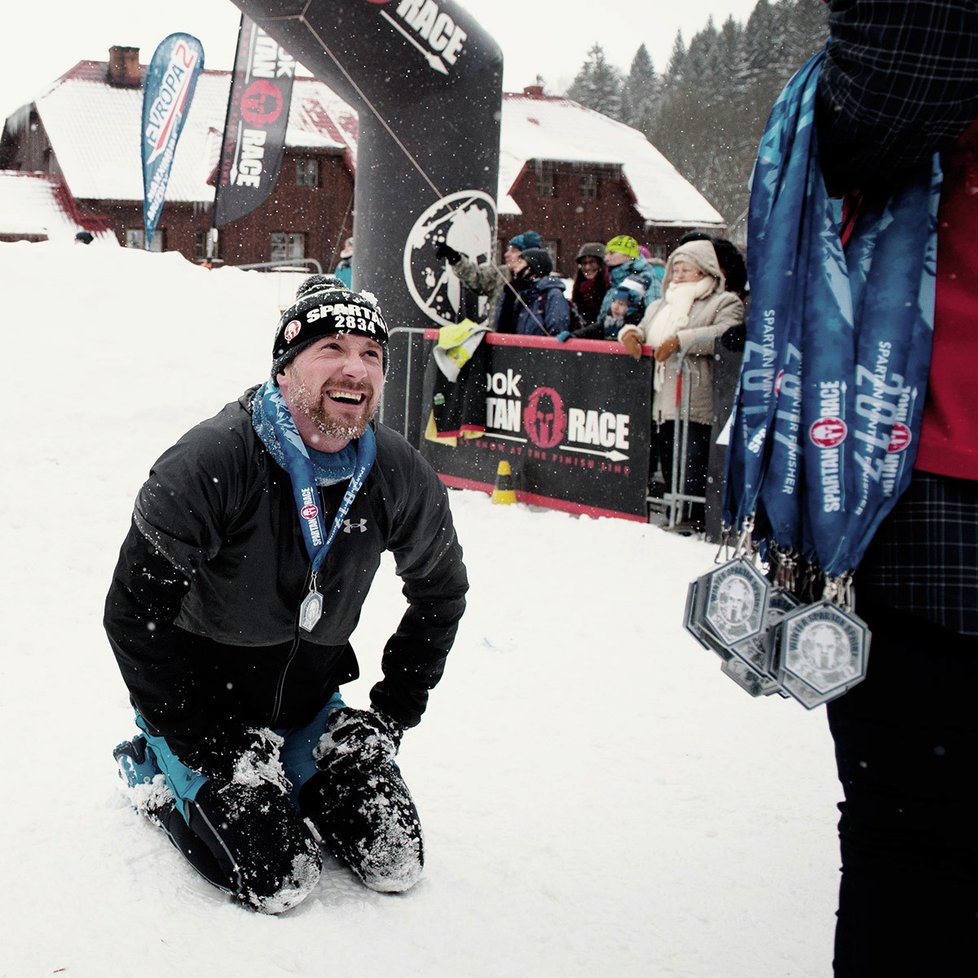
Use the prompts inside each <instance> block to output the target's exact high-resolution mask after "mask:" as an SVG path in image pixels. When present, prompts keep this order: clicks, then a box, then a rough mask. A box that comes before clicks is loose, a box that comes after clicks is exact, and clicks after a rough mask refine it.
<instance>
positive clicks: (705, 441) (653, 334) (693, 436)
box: [618, 241, 744, 529]
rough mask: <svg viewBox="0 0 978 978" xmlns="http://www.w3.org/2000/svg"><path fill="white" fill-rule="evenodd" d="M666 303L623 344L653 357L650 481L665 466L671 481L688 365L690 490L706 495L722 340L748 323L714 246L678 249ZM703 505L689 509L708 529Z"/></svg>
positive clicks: (631, 329) (624, 333) (656, 305)
mask: <svg viewBox="0 0 978 978" xmlns="http://www.w3.org/2000/svg"><path fill="white" fill-rule="evenodd" d="M663 284H664V286H665V291H664V293H663V296H662V298H661V299H657V300H656V301H655V302H653V303H652V304H651V305H650V306H649V307H648V309H647V310H646V311H645V315H644V316H643V317H642V321H641V322H640V323H638V325H635V326H632V325H626V326H624V327H622V330H621V332H620V333H619V334H618V341H619V343H621V344H622V346H624V347H625V348H626V349H627V350H628V352H629V353H630V354H631V355H632V356H633V357H635V358H636V359H638V358H639V357H641V355H642V344H647V345H648V346H650V347H652V353H653V356H654V357H655V370H654V373H653V394H652V432H651V455H650V458H649V476H650V481H651V476H652V475H653V474H654V473H655V471H656V469H657V468H658V467H659V466H660V465H661V466H662V474H663V478H664V480H665V483H666V485H669V484H670V482H671V479H672V451H673V442H674V440H675V422H676V411H677V402H678V396H677V395H678V393H679V377H680V370H681V366H682V361H683V359H684V358H685V359H686V360H687V361H688V363H689V368H690V370H689V382H690V390H689V441H688V450H687V459H686V482H685V492H686V493H687V494H688V495H693V496H702V495H704V494H705V491H706V472H707V463H708V460H709V453H710V427H711V425H712V423H713V351H714V345H715V342H716V339H717V337H718V336H720V335H722V334H723V333H725V332H726V331H727V330H728V329H729V328H730V327H731V326H736V325H737V324H738V323H741V322H743V319H744V304H743V302H742V301H741V300H740V299H739V298H738V297H737V296H736V295H734V294H733V293H732V292H726V291H724V289H725V282H724V277H723V272H722V271H721V270H720V264H719V262H718V261H717V256H716V251H715V250H714V248H713V244H712V243H711V242H710V241H688V242H686V243H685V244H682V245H680V246H679V247H678V248H677V249H676V250H675V251H674V252H673V253H672V254H671V255H670V256H669V260H668V262H667V263H666V274H665V279H664V282H663ZM703 511H704V507H703V506H702V504H696V505H695V506H692V507H691V509H690V516H691V521H692V522H693V524H694V526H695V527H696V528H697V529H699V528H701V527H702V522H703Z"/></svg>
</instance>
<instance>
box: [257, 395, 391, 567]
mask: <svg viewBox="0 0 978 978" xmlns="http://www.w3.org/2000/svg"><path fill="white" fill-rule="evenodd" d="M255 402H256V403H255V408H257V409H258V410H254V409H253V418H254V419H255V420H254V422H253V423H254V424H255V427H256V429H257V426H258V424H259V423H260V421H264V423H265V424H267V425H268V426H270V427H271V430H272V432H273V433H274V435H275V438H276V440H277V443H278V446H279V448H280V449H281V451H282V453H283V455H284V467H285V470H286V471H287V472H288V473H289V479H290V480H291V482H292V494H293V496H294V498H295V506H296V511H297V512H298V514H299V524H300V526H301V527H302V539H303V541H304V542H305V545H306V551H307V553H308V554H309V559H310V561H311V562H312V573H313V580H315V575H316V574H317V573H318V572H319V569H320V568H321V567H322V565H323V561H325V559H326V555H327V554H328V553H329V548H330V547H331V546H332V544H333V541H334V540H335V539H336V534H337V533H338V532H339V531H340V527H341V526H342V525H343V520H344V519H345V518H346V514H347V513H348V512H349V511H350V506H351V505H352V504H353V500H354V499H355V498H356V495H357V493H358V492H359V491H360V489H361V487H362V486H363V484H364V482H365V481H366V479H367V476H368V475H369V474H370V470H371V469H372V468H373V464H374V461H375V459H376V458H377V439H376V436H375V435H374V432H373V429H372V428H367V429H366V430H365V431H364V433H363V434H362V435H361V436H360V438H359V439H358V441H357V454H356V461H355V463H354V465H353V472H352V475H351V476H350V484H349V485H348V486H347V489H346V492H344V493H343V498H342V499H341V500H340V505H339V507H338V508H337V510H336V515H335V516H334V517H333V524H332V526H331V527H330V530H329V533H328V534H327V533H326V527H325V524H324V522H323V518H322V513H321V510H320V506H319V493H318V491H317V487H316V470H315V466H314V465H313V462H312V460H311V459H310V457H309V451H308V449H307V448H306V443H305V442H304V441H303V440H302V436H301V435H300V434H299V430H298V428H296V425H295V419H294V418H293V417H292V412H291V411H289V408H288V405H287V404H286V403H285V399H284V398H283V397H282V392H281V391H280V390H279V388H278V387H277V386H276V385H275V384H273V383H272V382H271V381H266V382H265V383H264V385H262V387H261V388H259V390H258V391H257V392H256V394H255ZM259 433H260V434H261V432H259Z"/></svg>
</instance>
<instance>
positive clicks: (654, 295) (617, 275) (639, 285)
mask: <svg viewBox="0 0 978 978" xmlns="http://www.w3.org/2000/svg"><path fill="white" fill-rule="evenodd" d="M604 263H605V264H606V265H607V266H608V272H609V274H610V275H611V288H610V289H608V291H607V292H606V293H605V295H604V301H603V302H602V303H601V311H600V312H599V313H598V318H597V322H603V321H604V317H605V316H607V315H608V313H609V312H610V311H611V293H612V292H613V291H614V290H615V289H617V288H625V289H628V290H629V293H630V297H629V302H628V318H629V322H630V321H631V320H632V319H633V318H634V317H635V315H636V314H637V315H638V318H639V319H641V318H642V315H643V313H644V312H645V309H646V307H647V306H648V305H649V304H650V303H652V302H654V301H655V300H656V299H661V298H662V289H661V287H660V285H659V280H658V278H657V277H656V275H655V272H654V271H653V269H652V266H651V265H650V264H649V263H648V262H647V261H646V260H645V259H644V258H643V257H642V256H641V254H639V250H638V242H637V241H636V240H635V239H634V238H632V237H630V236H629V235H627V234H618V235H616V236H615V237H613V238H612V239H611V240H610V241H609V242H608V243H607V245H605V254H604Z"/></svg>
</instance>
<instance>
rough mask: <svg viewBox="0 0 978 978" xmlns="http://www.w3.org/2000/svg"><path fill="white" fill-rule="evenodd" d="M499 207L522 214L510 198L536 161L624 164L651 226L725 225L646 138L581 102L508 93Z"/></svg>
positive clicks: (639, 208)
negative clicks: (531, 161)
mask: <svg viewBox="0 0 978 978" xmlns="http://www.w3.org/2000/svg"><path fill="white" fill-rule="evenodd" d="M500 147H501V148H500V154H499V193H498V207H499V212H500V213H501V214H519V213H521V212H520V208H519V206H518V205H517V204H516V201H514V200H513V198H512V197H511V196H510V191H511V190H512V189H513V185H514V184H515V182H516V180H517V179H518V178H519V176H520V174H521V173H522V171H523V168H524V167H525V166H526V164H527V162H529V161H530V160H553V161H555V162H560V161H566V162H582V163H606V164H613V165H619V166H621V168H622V171H623V173H624V175H625V179H626V180H627V181H628V185H629V186H630V187H631V190H632V193H633V195H634V197H635V209H636V210H637V211H638V213H639V214H640V215H641V216H642V218H643V219H644V220H645V221H646V222H647V223H648V224H654V225H689V224H695V225H701V226H703V225H705V226H708V225H711V224H723V223H724V220H723V217H722V216H721V215H720V213H719V212H718V211H717V210H716V209H715V208H714V207H713V206H712V205H711V204H710V203H709V201H707V199H706V198H705V197H704V196H703V195H702V194H701V193H700V192H699V191H698V190H697V189H696V188H695V187H694V186H693V185H692V184H691V183H689V181H688V180H686V179H685V177H683V176H681V175H680V173H679V171H678V170H677V169H676V168H675V167H674V166H673V165H672V164H671V163H670V162H669V161H668V160H667V159H666V158H665V157H664V156H663V155H662V154H661V153H660V152H659V151H658V150H657V149H656V148H655V147H654V146H653V145H652V144H651V143H650V142H649V141H648V140H647V139H646V138H645V136H643V135H642V133H640V132H639V131H638V130H637V129H632V128H631V127H630V126H626V125H625V124H624V123H621V122H616V121H615V120H614V119H611V118H609V117H608V116H606V115H602V114H601V113H600V112H595V111H594V110H593V109H588V108H585V107H584V106H583V105H581V104H579V103H578V102H574V101H572V100H571V99H566V98H554V97H551V96H540V95H528V94H506V95H505V96H504V97H503V119H502V130H501V133H500Z"/></svg>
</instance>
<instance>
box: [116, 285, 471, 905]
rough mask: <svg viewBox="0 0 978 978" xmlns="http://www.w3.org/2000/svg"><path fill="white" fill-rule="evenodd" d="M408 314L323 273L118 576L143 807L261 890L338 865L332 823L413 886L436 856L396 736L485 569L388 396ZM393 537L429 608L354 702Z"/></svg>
mask: <svg viewBox="0 0 978 978" xmlns="http://www.w3.org/2000/svg"><path fill="white" fill-rule="evenodd" d="M387 335H388V334H387V326H386V324H385V323H384V319H383V317H382V315H381V313H380V309H379V308H378V306H377V303H376V301H375V300H374V299H373V297H372V296H369V295H367V294H361V293H357V292H353V291H351V290H349V289H347V288H345V287H344V286H343V284H342V283H341V282H340V281H339V280H338V279H337V278H335V277H334V276H332V275H314V276H312V277H311V278H309V279H307V280H306V281H305V282H304V283H303V285H302V286H300V289H299V293H298V295H297V297H296V301H295V303H294V304H293V305H292V306H291V308H289V309H288V310H287V311H286V312H285V313H284V315H283V316H282V318H281V321H280V323H279V327H278V333H277V335H276V338H275V342H274V345H273V348H272V369H271V376H270V378H269V379H268V380H266V381H265V383H264V384H262V385H260V386H258V387H254V388H251V389H250V390H248V391H246V392H245V394H244V395H243V396H242V397H241V398H240V399H238V400H237V401H235V402H232V403H231V404H228V405H227V406H226V407H225V408H224V409H223V410H222V411H221V412H220V413H219V414H217V415H216V416H215V417H214V418H212V419H210V420H209V421H204V422H203V423H202V424H200V425H198V426H197V427H196V428H194V429H192V430H191V431H190V432H189V433H188V434H186V435H184V436H183V438H181V439H180V440H179V441H178V442H177V443H176V445H174V446H173V447H172V448H171V449H169V450H168V451H167V452H165V453H164V454H163V455H162V456H161V457H160V458H159V459H158V461H157V462H156V464H155V465H154V466H153V469H152V473H151V476H150V478H149V480H148V481H147V482H146V483H145V485H144V486H143V488H142V490H141V491H140V493H139V496H138V497H137V500H136V506H135V510H134V512H133V522H132V525H131V527H130V530H129V534H128V536H127V537H126V540H125V542H124V543H123V546H122V552H121V554H120V557H119V562H118V565H117V566H116V570H115V574H114V577H113V580H112V585H111V588H110V590H109V594H108V597H107V599H106V605H105V628H106V631H107V633H108V636H109V642H110V644H111V646H112V649H113V651H114V653H115V656H116V659H117V661H118V664H119V668H120V670H121V672H122V676H123V679H124V680H125V683H126V685H127V686H128V688H129V694H130V699H131V701H132V704H133V707H134V709H135V711H136V725H137V726H138V727H139V728H140V731H141V732H140V733H139V734H137V735H136V736H135V737H133V739H132V740H131V741H127V742H125V743H123V744H120V745H119V746H118V747H117V748H116V750H115V752H114V755H115V757H116V760H117V762H118V763H119V767H120V772H121V774H122V776H123V778H124V780H125V781H126V783H127V784H128V785H129V787H130V789H131V798H132V801H133V804H134V807H136V809H137V811H140V812H141V813H142V814H145V815H146V816H147V817H148V818H149V819H150V820H151V821H152V822H153V823H154V824H156V825H157V826H159V827H161V828H162V829H163V830H164V831H165V832H166V833H167V834H168V835H169V837H170V839H171V841H172V842H173V844H174V846H176V848H177V849H178V850H179V851H180V852H181V853H182V854H183V855H184V856H185V857H186V858H187V859H188V860H189V861H190V862H191V864H192V865H193V866H194V868H195V869H196V870H197V871H198V872H199V873H200V875H201V876H203V877H204V878H205V879H206V880H208V881H210V882H211V883H213V884H215V885H216V886H218V887H219V888H221V889H223V890H225V891H226V892H229V893H231V894H232V895H233V896H234V897H235V898H236V899H237V900H239V901H241V903H242V904H244V905H246V906H249V907H252V908H254V909H256V910H259V911H261V912H263V913H281V912H282V911H285V910H288V909H290V908H291V907H293V906H295V905H296V904H297V903H299V902H300V901H301V900H303V899H304V898H305V897H307V896H308V895H309V893H310V892H311V891H312V890H313V888H314V887H315V886H316V883H317V880H318V879H319V875H320V871H321V868H322V859H323V857H322V853H321V850H320V842H319V841H317V836H318V839H319V840H321V842H322V844H323V845H324V846H325V847H326V848H327V849H328V850H329V851H330V852H332V853H333V855H334V856H336V858H337V859H339V860H340V861H341V862H344V863H346V864H347V865H348V866H349V867H350V868H351V869H352V870H353V872H354V873H355V874H356V875H357V876H359V878H360V879H361V880H362V881H363V883H364V884H365V885H367V886H368V887H370V888H371V889H374V890H378V891H384V892H393V891H398V890H405V889H407V888H409V887H410V886H412V885H413V884H414V883H415V881H416V880H417V879H418V877H419V875H420V873H421V868H422V864H423V861H424V852H423V844H422V838H421V828H420V824H419V821H418V814H417V811H416V809H415V807H414V803H413V801H412V800H411V795H410V792H409V791H408V788H407V785H406V784H405V782H404V778H403V777H402V775H401V773H400V771H399V769H398V767H397V766H396V765H395V764H394V756H395V754H396V753H397V750H398V746H399V744H400V741H401V737H402V735H403V733H404V731H405V730H406V729H407V728H409V727H413V726H414V725H415V724H417V723H418V721H419V720H420V718H421V715H422V713H423V712H424V710H425V706H426V703H427V699H428V691H429V690H430V689H431V688H432V687H434V685H435V684H436V683H437V682H438V680H439V679H440V677H441V674H442V670H443V668H444V663H445V657H446V656H447V654H448V651H449V649H450V648H451V646H452V642H453V640H454V636H455V631H456V628H457V625H458V621H459V619H460V617H461V615H462V611H463V609H464V605H465V597H464V596H465V592H466V589H467V582H466V575H465V568H464V566H463V564H462V553H461V549H460V548H459V545H458V541H457V540H456V537H455V531H454V529H453V527H452V518H451V513H450V512H449V508H448V498H447V494H446V492H445V489H444V487H443V486H442V484H441V482H440V481H439V479H438V477H437V475H436V474H435V473H434V471H433V470H432V469H431V467H430V466H429V465H428V463H427V462H426V461H425V460H424V459H422V458H421V456H420V454H419V453H418V452H417V451H416V450H415V449H414V448H412V447H411V446H409V445H408V444H407V442H405V441H404V439H403V438H401V436H400V435H398V434H396V433H395V432H393V431H391V430H390V429H388V428H385V427H384V426H383V425H381V424H377V423H376V422H375V421H374V420H373V419H374V412H375V410H376V408H377V404H378V401H379V399H380V396H381V393H382V391H383V387H384V373H385V365H386V357H387ZM387 550H389V551H392V552H393V554H394V560H395V563H396V567H397V573H398V574H399V575H400V577H401V579H402V581H403V592H404V594H405V596H406V598H407V609H406V611H405V613H404V617H403V618H402V619H401V622H400V624H399V625H398V626H397V629H396V631H395V632H394V634H393V635H392V636H391V638H390V639H389V641H388V642H387V645H386V647H385V649H384V652H383V659H382V663H381V666H382V670H383V678H382V679H381V681H380V682H378V683H377V684H376V685H375V686H374V687H373V688H372V690H371V691H370V702H371V707H370V709H366V710H363V709H353V708H351V707H348V706H346V705H344V703H343V700H342V699H341V698H340V695H339V687H340V686H341V685H342V684H344V683H347V682H349V681H350V680H352V679H355V678H356V677H357V675H358V673H359V668H358V665H357V661H356V657H355V655H354V652H353V648H352V646H351V645H350V642H349V639H350V635H351V634H352V633H353V630H354V628H355V627H356V625H357V622H358V620H359V618H360V612H361V609H362V606H363V602H364V600H365V599H366V597H367V592H368V590H369V587H370V582H371V580H372V578H373V576H374V573H375V572H376V570H377V568H378V566H379V565H380V562H381V557H382V554H383V552H384V551H387ZM327 555H328V559H326V558H327ZM307 820H308V821H309V822H311V823H312V825H313V826H314V827H315V834H314V833H313V831H311V830H310V828H309V827H308V825H307V824H306V823H307Z"/></svg>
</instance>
